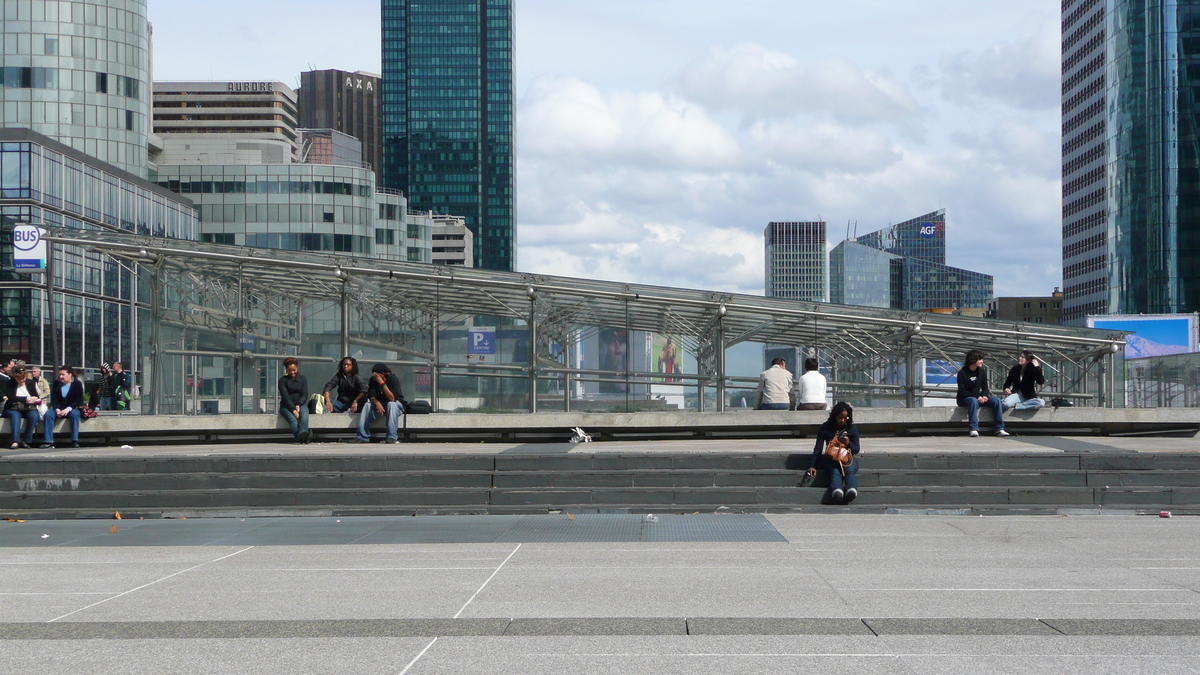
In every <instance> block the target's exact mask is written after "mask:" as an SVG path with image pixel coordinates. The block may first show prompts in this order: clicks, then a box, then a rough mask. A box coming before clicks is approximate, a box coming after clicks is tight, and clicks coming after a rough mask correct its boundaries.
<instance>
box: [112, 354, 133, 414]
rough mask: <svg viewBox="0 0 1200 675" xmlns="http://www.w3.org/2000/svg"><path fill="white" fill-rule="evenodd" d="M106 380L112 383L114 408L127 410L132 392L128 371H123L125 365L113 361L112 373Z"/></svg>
mask: <svg viewBox="0 0 1200 675" xmlns="http://www.w3.org/2000/svg"><path fill="white" fill-rule="evenodd" d="M108 380H109V382H110V383H111V384H112V391H113V406H114V408H115V409H116V410H128V409H129V402H130V401H131V400H133V392H132V390H131V389H130V384H131V383H130V381H129V373H127V372H125V367H124V366H122V365H121V362H120V361H113V364H112V375H110V376H109V378H108Z"/></svg>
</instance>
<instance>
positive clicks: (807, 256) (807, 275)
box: [763, 220, 826, 302]
mask: <svg viewBox="0 0 1200 675" xmlns="http://www.w3.org/2000/svg"><path fill="white" fill-rule="evenodd" d="M763 237H764V238H765V239H766V261H767V264H766V290H767V297H768V298H790V299H793V300H808V301H811V302H825V258H826V256H825V221H823V220H817V221H809V222H784V223H768V224H767V229H766V231H764V232H763Z"/></svg>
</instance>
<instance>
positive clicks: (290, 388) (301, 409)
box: [279, 356, 312, 443]
mask: <svg viewBox="0 0 1200 675" xmlns="http://www.w3.org/2000/svg"><path fill="white" fill-rule="evenodd" d="M279 414H280V415H281V416H282V417H283V419H284V420H286V421H287V423H288V426H289V427H291V430H292V437H293V438H295V439H296V440H297V441H299V442H301V443H307V442H308V439H309V438H310V437H311V436H312V432H310V431H309V430H308V379H307V378H305V377H304V376H303V375H301V374H300V361H298V360H297V359H296V358H295V357H294V356H289V357H288V358H286V359H284V360H283V377H281V378H279Z"/></svg>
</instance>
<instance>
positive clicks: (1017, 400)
mask: <svg viewBox="0 0 1200 675" xmlns="http://www.w3.org/2000/svg"><path fill="white" fill-rule="evenodd" d="M986 356H987V354H985V353H983V352H982V351H980V350H978V349H972V350H971V351H969V352H967V355H966V358H965V359H964V362H963V367H962V369H960V370H959V371H958V375H957V383H958V393H957V403H958V405H960V406H962V407H965V408H966V409H967V420H968V422H967V424H968V430H967V433H968V435H969V436H970V437H972V438H975V437H978V436H979V409H980V408H988V409H990V410H992V412H993V414H994V415H995V420H996V435H997V436H1008V435H1009V434H1008V432H1007V431H1005V429H1004V410H1006V409H1016V410H1034V409H1037V408H1041V407H1044V406H1045V405H1046V402H1045V401H1044V400H1042V399H1041V398H1039V397H1038V387H1039V386H1041V385H1043V384H1045V383H1046V377H1045V375H1044V374H1043V373H1042V366H1041V363H1039V362H1038V359H1037V357H1036V356H1034V355H1033V354H1032V353H1031V352H1028V351H1024V352H1021V354H1020V356H1019V357H1018V358H1017V364H1016V365H1014V366H1013V367H1012V368H1011V369H1009V371H1008V378H1007V379H1005V381H1004V397H1003V398H1001V397H999V396H997V395H995V394H993V393H992V391H991V389H990V388H989V383H988V370H987V368H985V367H984V365H983V360H984V358H986ZM804 365H805V370H806V371H807V372H806V373H805V375H804V377H802V378H801V379H800V390H801V395H800V404H797V403H796V397H795V388H794V387H792V384H791V383H792V378H791V373H789V372H788V371H787V362H786V361H784V360H783V359H781V358H777V359H775V360H774V361H772V362H771V368H769V369H767V370H766V371H764V372H763V374H762V376H761V377H760V379H759V393H758V398H759V400H758V401H757V405H756V406H755V407H756V408H758V409H760V410H789V409H790V410H796V409H801V410H804V409H817V410H820V409H824V407H825V378H824V377H822V376H820V374H819V373H816V370H817V361H816V359H813V358H809V359H806V360H805V364H804ZM814 373H815V374H816V375H817V377H820V380H819V382H818V381H817V380H816V378H810V382H809V384H808V386H807V387H806V385H805V378H806V377H810V376H811V375H812V374H814ZM816 386H819V387H820V389H819V390H817V389H814V387H816ZM817 391H819V392H820V396H819V399H820V400H819V401H818V400H816V399H817V398H818V396H817V393H816V392H817ZM789 395H790V397H791V399H790V400H786V401H785V399H786V398H787V397H788V396H789ZM806 400H807V401H808V402H810V403H811V405H812V407H811V408H804V407H802V406H803V404H804V403H805V402H806ZM860 450H861V444H860V438H859V433H858V428H857V427H855V426H854V408H853V407H851V405H850V404H849V403H846V402H845V401H840V402H838V403H837V404H836V405H834V406H833V410H832V411H831V412H830V414H829V418H828V419H826V420H825V422H824V423H823V424H822V425H821V428H820V429H819V430H818V431H817V438H816V443H815V444H814V446H813V452H812V459H811V460H810V461H809V463H808V468H807V469H806V470H805V477H806V479H811V478H813V477H814V476H816V475H817V472H818V470H824V471H825V472H826V473H827V474H828V475H829V501H830V502H831V503H835V504H849V503H850V502H852V501H854V500H855V498H857V497H858V454H859V452H860Z"/></svg>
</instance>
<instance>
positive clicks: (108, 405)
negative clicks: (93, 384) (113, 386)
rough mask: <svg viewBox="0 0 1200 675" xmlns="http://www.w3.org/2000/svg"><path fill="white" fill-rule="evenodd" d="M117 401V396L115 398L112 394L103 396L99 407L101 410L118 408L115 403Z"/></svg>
mask: <svg viewBox="0 0 1200 675" xmlns="http://www.w3.org/2000/svg"><path fill="white" fill-rule="evenodd" d="M115 401H116V398H114V397H112V396H101V397H100V408H99V409H100V410H116V409H117V408H116V406H115V405H113V403H114V402H115Z"/></svg>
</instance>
